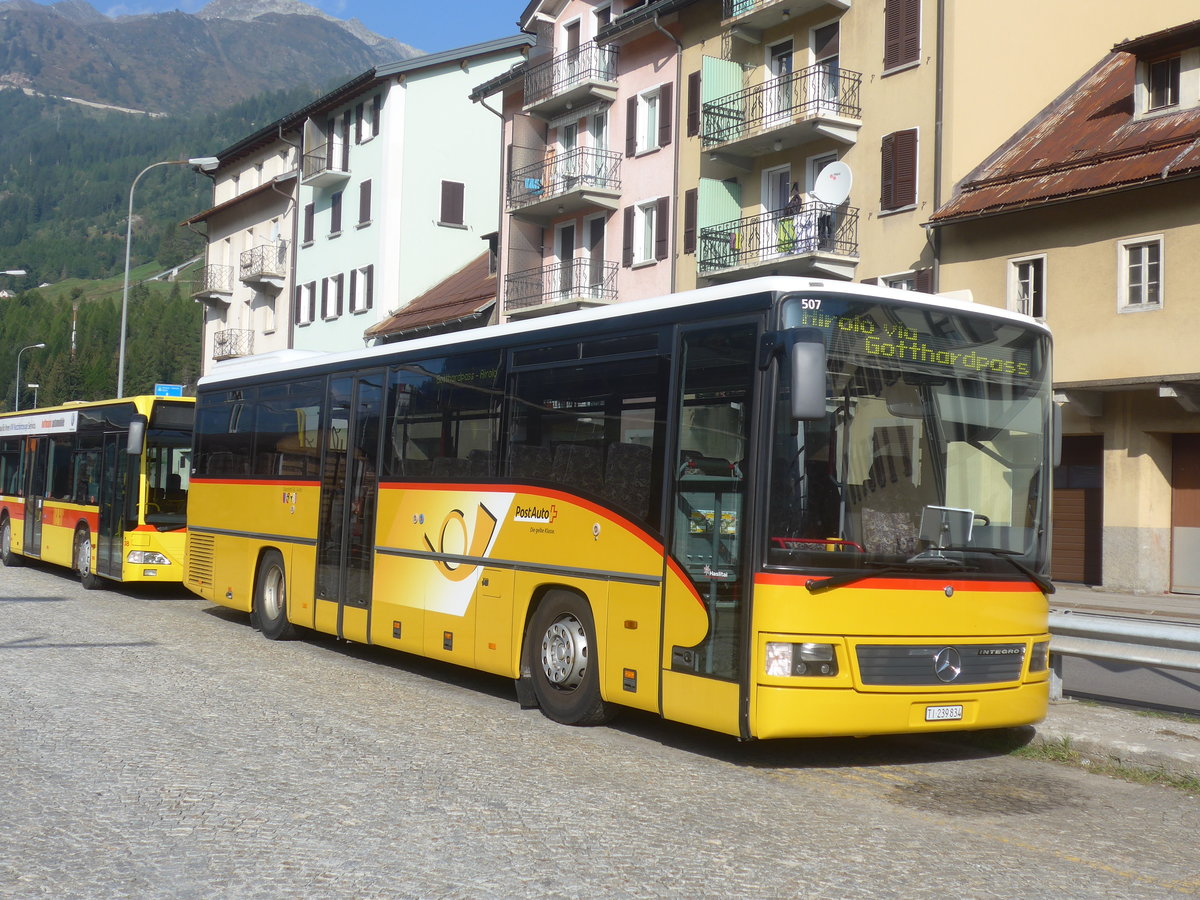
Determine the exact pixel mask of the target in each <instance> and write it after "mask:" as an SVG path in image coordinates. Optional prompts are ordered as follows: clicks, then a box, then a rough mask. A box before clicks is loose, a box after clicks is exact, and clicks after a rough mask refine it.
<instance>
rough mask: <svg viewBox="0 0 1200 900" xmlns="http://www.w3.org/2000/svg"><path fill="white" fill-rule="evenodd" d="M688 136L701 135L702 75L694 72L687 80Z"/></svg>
mask: <svg viewBox="0 0 1200 900" xmlns="http://www.w3.org/2000/svg"><path fill="white" fill-rule="evenodd" d="M687 92H688V98H687V134H688V137H695V136H696V135H698V134H699V133H700V73H699V72H693V73H692V74H691V75H689V76H688V80H687Z"/></svg>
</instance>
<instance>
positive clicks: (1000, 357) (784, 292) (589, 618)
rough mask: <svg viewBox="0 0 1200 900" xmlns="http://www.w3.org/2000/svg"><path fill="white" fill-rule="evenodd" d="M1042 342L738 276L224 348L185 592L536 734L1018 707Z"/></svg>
mask: <svg viewBox="0 0 1200 900" xmlns="http://www.w3.org/2000/svg"><path fill="white" fill-rule="evenodd" d="M1050 350H1051V344H1050V335H1049V333H1048V332H1047V330H1046V328H1045V327H1044V326H1043V325H1041V324H1040V323H1038V322H1037V321H1035V320H1033V319H1030V318H1027V317H1023V316H1019V315H1016V314H1013V313H1010V312H1007V311H1004V310H1000V309H994V308H990V307H983V306H976V305H973V304H971V303H967V302H957V301H953V300H950V299H946V298H941V297H937V296H929V295H922V294H917V293H913V292H904V291H893V290H889V289H884V288H875V287H869V286H866V285H858V284H855V285H850V284H845V283H835V282H826V281H813V280H809V279H798V278H764V279H756V280H752V281H745V282H741V283H734V284H727V285H722V286H718V287H711V288H704V289H701V290H697V291H693V292H688V293H681V294H677V295H673V296H667V297H661V298H657V299H653V300H646V301H638V302H630V303H625V304H619V305H614V306H607V307H602V308H595V309H590V310H583V311H578V312H572V313H564V314H560V315H555V316H549V317H544V318H541V319H538V320H536V321H525V322H520V323H509V324H505V325H501V326H497V327H489V328H480V329H477V330H470V331H463V332H459V333H455V334H449V335H443V336H438V337H429V338H423V339H414V340H408V341H404V342H402V343H397V344H392V345H385V346H379V347H374V348H370V349H366V350H362V351H355V352H345V353H336V354H320V353H303V352H296V351H291V352H282V353H280V354H266V355H264V356H263V357H260V358H251V359H246V360H241V361H237V362H236V363H231V364H228V365H220V366H218V367H217V369H216V371H215V372H214V374H212V375H210V376H208V377H206V378H204V379H202V381H201V383H200V387H199V392H198V398H197V402H198V407H197V433H196V454H195V460H194V463H195V465H194V469H193V472H192V486H191V495H190V507H189V530H188V552H187V560H188V563H187V566H188V568H187V577H186V581H185V583H186V584H187V586H188V587H190V588H191V589H192V590H193V591H196V592H197V593H199V594H200V595H201V596H203V597H206V598H208V599H209V600H211V601H213V602H215V603H219V604H222V605H225V606H229V607H232V608H234V609H238V610H242V611H245V612H247V613H249V614H250V617H251V621H252V622H253V623H254V624H255V625H256V626H257V627H258V628H260V629H261V630H262V632H263V633H264V634H265V635H266V636H267V637H269V638H276V639H277V638H284V637H289V636H292V635H294V634H296V633H297V632H298V631H299V630H301V629H310V630H313V631H318V632H325V633H328V634H332V635H337V636H338V637H340V638H344V639H346V640H351V641H360V642H363V643H368V644H378V645H381V646H385V647H391V648H395V649H396V650H400V651H404V652H408V653H414V654H419V655H422V656H427V657H432V658H435V659H441V660H446V661H449V662H453V663H458V664H461V665H464V666H470V667H474V668H476V669H480V670H483V671H486V672H492V673H496V674H498V675H501V676H505V677H508V678H512V679H513V680H514V681H515V684H516V693H517V697H518V699H519V701H520V702H521V703H522V704H523V705H525V706H529V707H532V706H537V707H540V708H541V709H542V711H543V712H544V713H545V714H546V715H548V716H549V717H551V718H552V719H555V720H557V721H560V722H564V723H572V724H589V723H599V722H604V721H606V720H607V719H608V718H609V717H611V715H612V714H613V713H614V712H616V711H617V710H619V709H620V708H621V707H633V708H637V709H642V710H648V711H650V712H653V713H657V714H659V715H661V716H664V717H666V718H668V719H672V720H675V721H679V722H686V723H689V724H692V725H697V726H701V727H704V728H709V729H714V730H716V731H720V732H724V733H727V734H730V735H735V736H737V737H739V738H743V739H751V738H772V737H794V736H806V735H811V736H816V735H868V734H881V733H901V732H927V731H938V730H948V729H981V728H991V727H999V726H1011V725H1018V724H1023V723H1030V722H1034V721H1036V720H1038V719H1040V718H1041V717H1042V716H1043V715H1044V713H1045V709H1046V703H1047V694H1048V673H1047V663H1048V648H1049V635H1048V633H1047V612H1048V606H1047V598H1046V595H1047V593H1048V592H1050V591H1051V590H1052V587H1051V585H1050V584H1049V582H1048V580H1047V572H1048V561H1047V553H1048V550H1049V521H1048V498H1049V494H1050V490H1049V488H1050V484H1049V478H1050V472H1051V468H1050V467H1051V464H1052V449H1053V440H1052V434H1053V431H1054V429H1053V427H1052V422H1053V421H1054V414H1053V403H1052V399H1051V390H1050V388H1051V379H1050Z"/></svg>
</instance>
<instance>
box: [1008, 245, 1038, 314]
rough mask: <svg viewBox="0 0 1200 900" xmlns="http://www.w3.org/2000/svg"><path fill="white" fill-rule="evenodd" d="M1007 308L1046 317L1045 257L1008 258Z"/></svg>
mask: <svg viewBox="0 0 1200 900" xmlns="http://www.w3.org/2000/svg"><path fill="white" fill-rule="evenodd" d="M1008 308H1009V309H1011V310H1013V311H1014V312H1019V313H1024V314H1025V315H1027V316H1034V317H1035V318H1038V319H1044V318H1045V317H1046V257H1045V256H1032V257H1028V258H1026V259H1014V260H1010V261H1009V264H1008Z"/></svg>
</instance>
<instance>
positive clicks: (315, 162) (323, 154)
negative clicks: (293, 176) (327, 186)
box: [300, 141, 344, 181]
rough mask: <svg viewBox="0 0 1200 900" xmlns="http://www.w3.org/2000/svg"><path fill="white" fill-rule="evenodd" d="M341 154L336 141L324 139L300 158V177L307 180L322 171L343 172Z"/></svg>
mask: <svg viewBox="0 0 1200 900" xmlns="http://www.w3.org/2000/svg"><path fill="white" fill-rule="evenodd" d="M341 154H342V150H341V147H340V146H339V145H338V144H336V143H330V142H328V141H326V142H325V143H324V144H318V145H317V146H316V147H313V148H312V149H311V150H309V151H308V152H307V153H305V154H304V156H303V158H302V159H301V163H300V177H301V178H302V179H303V180H305V181H307V180H308V179H310V178H315V177H316V176H317V175H320V174H321V173H322V172H337V173H339V174H344V172H343V170H342V165H343V163H342V160H341Z"/></svg>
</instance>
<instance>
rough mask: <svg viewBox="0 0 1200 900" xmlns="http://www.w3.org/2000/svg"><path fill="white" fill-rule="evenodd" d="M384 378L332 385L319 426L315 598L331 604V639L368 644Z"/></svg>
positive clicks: (348, 379) (347, 380) (337, 381)
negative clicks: (334, 612) (326, 414)
mask: <svg viewBox="0 0 1200 900" xmlns="http://www.w3.org/2000/svg"><path fill="white" fill-rule="evenodd" d="M383 380H384V373H382V372H376V373H372V374H369V375H364V376H358V377H340V378H333V379H332V380H331V381H330V385H329V391H330V403H329V417H328V419H327V420H326V422H325V425H324V436H323V444H324V457H323V460H324V461H323V466H322V470H321V513H320V516H321V518H320V522H319V523H318V527H317V584H316V598H317V601H318V606H320V601H326V602H330V603H336V604H337V635H338V637H341V638H345V639H347V640H353V641H361V642H363V643H366V642H367V641H368V640H369V637H368V636H369V634H370V628H369V625H370V622H369V613H368V611H369V609H370V603H371V573H372V562H373V559H374V555H375V511H376V502H377V498H378V493H379V465H378V464H379V429H380V416H381V414H382V408H383Z"/></svg>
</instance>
